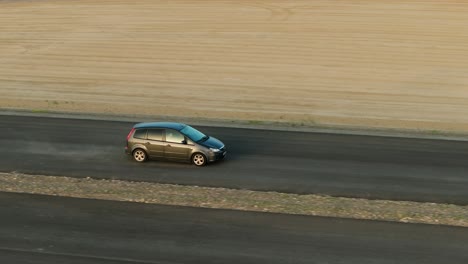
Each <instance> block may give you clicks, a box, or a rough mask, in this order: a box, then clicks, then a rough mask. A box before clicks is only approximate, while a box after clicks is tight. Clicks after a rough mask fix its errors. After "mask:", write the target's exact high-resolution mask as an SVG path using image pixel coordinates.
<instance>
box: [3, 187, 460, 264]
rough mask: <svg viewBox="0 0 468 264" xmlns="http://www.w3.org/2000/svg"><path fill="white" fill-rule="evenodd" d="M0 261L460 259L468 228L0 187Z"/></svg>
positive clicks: (425, 263)
mask: <svg viewBox="0 0 468 264" xmlns="http://www.w3.org/2000/svg"><path fill="white" fill-rule="evenodd" d="M0 210H1V211H0V213H1V215H2V217H0V263H15V264H18V263H19V264H22V263H31V264H32V263H35V264H37V263H41V264H50V263H87V264H95V263H101V264H104V263H105V264H107V263H161V264H163V263H166V264H169V263H204V264H210V263H234V264H238V263H243V264H247V263H255V264H259V263H268V264H275V263H281V264H285V263H291V264H293V263H297V264H299V263H328V264H330V263H346V264H353V263H355V264H365V263H398V264H404V263H411V264H418V263H421V264H431V263H437V264H440V263H450V264H457V263H463V264H465V263H468V250H467V249H468V228H456V227H446V226H433V225H415V224H401V223H390V222H377V221H375V222H373V221H359V220H346V219H336V218H323V217H310V216H293V215H281V214H266V213H253V212H242V211H229V210H213V209H201V208H189V207H171V206H161V205H149V204H137V203H127V202H113V201H99V200H86V199H76V198H64V197H53V196H40V195H29V194H11V193H0Z"/></svg>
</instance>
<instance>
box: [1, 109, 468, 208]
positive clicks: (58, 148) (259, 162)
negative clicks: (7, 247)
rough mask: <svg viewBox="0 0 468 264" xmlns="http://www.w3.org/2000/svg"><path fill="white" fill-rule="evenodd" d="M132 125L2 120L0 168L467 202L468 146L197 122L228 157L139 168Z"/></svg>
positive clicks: (55, 173) (160, 163)
mask: <svg viewBox="0 0 468 264" xmlns="http://www.w3.org/2000/svg"><path fill="white" fill-rule="evenodd" d="M132 125H133V123H125V122H111V121H92V120H76V119H60V118H39V117H20V116H0V131H1V132H0V146H1V149H2V151H1V153H0V155H1V156H0V171H4V172H9V171H19V172H23V173H38V174H46V175H68V176H74V177H86V176H92V177H101V178H114V179H126V180H136V181H153V182H160V183H176V184H189V185H200V186H216V187H227V188H242V189H251V190H274V191H280V192H292V193H319V194H328V195H333V196H345V197H364V198H378V199H392V200H412V201H429V202H446V203H456V204H468V142H461V141H460V142H457V141H443V140H423V139H405V138H390V137H372V136H353V135H335V134H321V133H299V132H282V131H268V130H251V129H234V128H215V127H199V128H200V129H201V130H202V131H204V132H206V133H208V134H210V135H213V136H215V137H217V138H219V139H221V140H223V141H224V142H225V143H226V145H227V147H228V149H229V154H228V158H227V160H225V161H223V162H220V163H216V164H212V165H210V166H207V167H203V168H196V167H194V166H192V165H190V164H178V163H169V162H148V163H146V164H137V163H135V162H132V161H131V160H130V159H129V157H127V156H126V155H124V154H123V148H124V144H125V137H126V136H127V133H128V132H129V130H130V128H131V127H132Z"/></svg>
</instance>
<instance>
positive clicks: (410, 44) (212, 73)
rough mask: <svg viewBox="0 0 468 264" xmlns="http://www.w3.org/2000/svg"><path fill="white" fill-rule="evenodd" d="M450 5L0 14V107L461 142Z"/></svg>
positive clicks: (21, 10)
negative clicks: (454, 136) (277, 124)
mask: <svg viewBox="0 0 468 264" xmlns="http://www.w3.org/2000/svg"><path fill="white" fill-rule="evenodd" d="M467 13H468V3H466V2H463V1H439V0H429V1H406V0H405V1H403V0H398V1H393V0H392V1H390V0H386V1H338V0H332V1H328V0H327V1H320V0H319V1H308V0H298V1H274V0H260V1H208V0H193V1H177V0H175V1H152V0H141V1H130V0H129V1H121V0H119V1H117V0H110V1H90V0H80V1H56V0H41V1H1V2H0V35H1V37H0V95H1V96H0V107H2V108H15V109H18V108H23V109H32V110H35V111H44V110H57V111H74V112H93V113H114V114H142V115H155V116H163V115H169V116H185V117H204V118H225V119H240V120H253V121H256V120H269V121H288V122H296V123H301V124H306V125H341V126H363V127H379V128H405V129H408V128H409V129H425V130H437V131H438V130H440V131H465V132H466V131H468V115H466V113H467V112H468V89H467V88H466V87H467V84H468V75H467V74H466V73H467V72H468V46H467V45H466V43H468V27H466V25H467V24H468V16H467V15H466V14H467Z"/></svg>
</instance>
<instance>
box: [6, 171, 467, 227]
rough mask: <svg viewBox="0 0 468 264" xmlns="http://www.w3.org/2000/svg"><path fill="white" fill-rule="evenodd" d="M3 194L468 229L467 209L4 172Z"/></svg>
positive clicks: (446, 205)
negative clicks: (30, 194) (51, 196)
mask: <svg viewBox="0 0 468 264" xmlns="http://www.w3.org/2000/svg"><path fill="white" fill-rule="evenodd" d="M0 191H4V192H17V193H33V194H44V195H55V196H67V197H76V198H88V199H102V200H115V201H130V202H140V203H155V204H165V205H178V206H192V207H204V208H216V209H233V210H246V211H259V212H271V213H284V214H302V215H315V216H328V217H341V218H354V219H369V220H383V221H394V222H405V223H425V224H438V225H451V226H462V227H468V206H459V205H451V204H436V203H419V202H409V201H385V200H366V199H355V198H342V197H329V196H321V195H297V194H285V193H277V192H259V191H248V190H233V189H225V188H208V187H198V186H180V185H172V184H158V183H148V182H130V181H121V180H97V179H93V178H91V177H88V178H85V179H77V178H70V177H58V176H44V175H25V174H19V173H15V172H12V173H0Z"/></svg>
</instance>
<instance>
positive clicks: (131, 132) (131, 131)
mask: <svg viewBox="0 0 468 264" xmlns="http://www.w3.org/2000/svg"><path fill="white" fill-rule="evenodd" d="M133 131H135V128H132V130H130V133H128V135H127V141H128V140H129V139H130V136H131V135H132V134H133Z"/></svg>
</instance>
